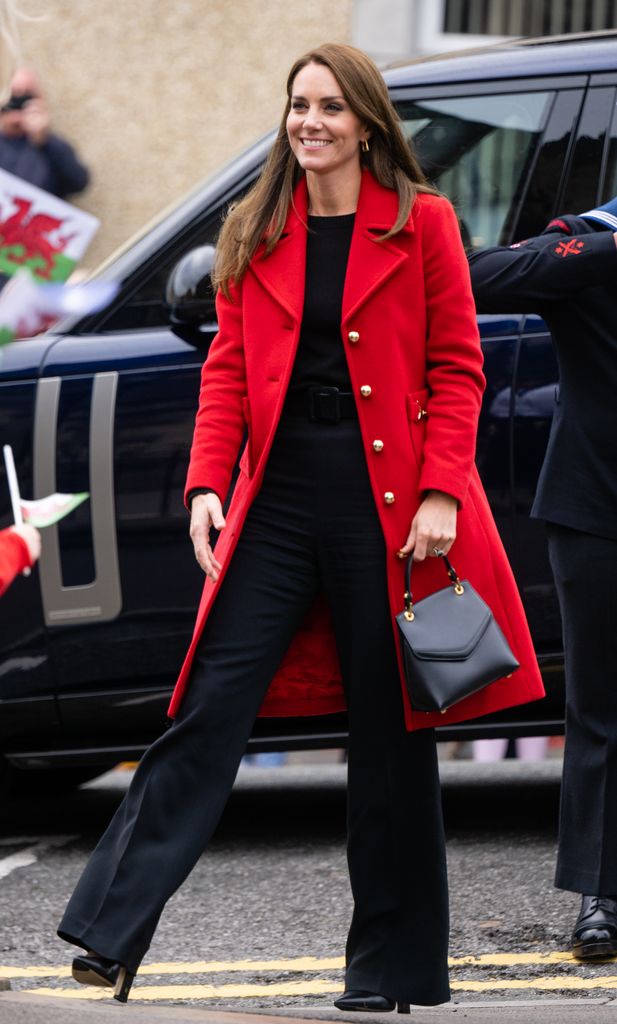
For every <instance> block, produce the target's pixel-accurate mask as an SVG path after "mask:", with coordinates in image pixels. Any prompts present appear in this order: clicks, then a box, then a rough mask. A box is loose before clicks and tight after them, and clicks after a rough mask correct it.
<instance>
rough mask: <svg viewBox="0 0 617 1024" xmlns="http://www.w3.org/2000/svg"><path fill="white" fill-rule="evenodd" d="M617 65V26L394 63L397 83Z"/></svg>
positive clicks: (392, 80)
mask: <svg viewBox="0 0 617 1024" xmlns="http://www.w3.org/2000/svg"><path fill="white" fill-rule="evenodd" d="M594 71H596V72H602V71H617V29H616V30H614V31H606V32H586V33H582V34H580V35H576V36H573V35H568V36H550V37H544V38H541V39H512V40H508V41H507V42H502V43H495V44H493V45H492V46H482V47H476V48H473V49H469V50H457V51H455V52H452V51H450V52H449V53H442V54H437V55H434V56H430V57H420V58H419V59H417V60H415V61H411V62H407V63H405V64H402V65H397V66H391V67H389V68H387V69H386V70H385V71H384V73H383V74H384V78H385V80H386V82H387V84H388V86H389V87H390V88H391V89H397V88H402V87H404V86H410V85H413V86H414V88H415V87H417V86H419V85H420V86H422V85H441V84H447V83H458V82H472V81H475V80H483V81H486V80H487V79H493V80H498V79H502V78H511V77H516V78H521V77H534V78H535V77H538V76H545V75H563V74H573V75H575V74H578V75H581V74H586V73H590V72H594Z"/></svg>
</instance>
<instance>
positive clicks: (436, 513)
mask: <svg viewBox="0 0 617 1024" xmlns="http://www.w3.org/2000/svg"><path fill="white" fill-rule="evenodd" d="M457 510H458V502H457V500H456V498H453V497H452V495H451V494H446V493H445V492H444V491H428V492H427V495H426V497H425V499H424V501H423V502H422V504H421V505H420V508H419V509H418V511H417V512H416V514H415V516H414V518H413V522H412V524H411V530H410V531H409V536H408V538H407V540H406V541H405V544H404V545H403V547H402V548H401V549H400V551H399V556H400V557H401V558H404V557H406V556H407V555H408V554H409V553H410V552H411V551H413V557H414V561H416V562H423V561H424V559H425V558H426V556H427V555H428V556H429V557H432V558H436V557H438V554H439V555H447V554H448V551H449V550H450V548H451V547H452V545H453V544H454V541H455V538H456V513H457Z"/></svg>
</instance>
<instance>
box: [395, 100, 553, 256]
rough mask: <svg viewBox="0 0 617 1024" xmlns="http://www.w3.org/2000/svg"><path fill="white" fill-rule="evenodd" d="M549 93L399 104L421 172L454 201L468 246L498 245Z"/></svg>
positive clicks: (534, 145)
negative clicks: (420, 164)
mask: <svg viewBox="0 0 617 1024" xmlns="http://www.w3.org/2000/svg"><path fill="white" fill-rule="evenodd" d="M553 95H554V94H553V93H550V92H527V93H504V94H502V95H496V96H463V97H451V98H448V99H430V100H416V101H406V102H402V103H400V104H398V112H399V115H400V117H401V119H402V121H403V127H404V131H405V133H406V135H407V137H408V138H410V139H412V140H413V142H414V144H415V146H416V150H417V153H418V156H419V158H420V161H421V163H422V166H423V168H424V170H425V173H426V174H427V176H428V178H429V179H430V180H431V181H432V182H433V184H434V185H436V186H437V187H438V188H439V189H440V191H442V192H444V193H445V194H446V195H447V196H448V198H449V199H450V200H451V201H452V202H453V203H454V206H455V207H456V211H457V213H458V215H459V218H460V220H461V228H462V232H463V238H464V241H465V243H466V245H467V246H468V247H470V248H473V249H479V248H484V247H485V246H488V245H497V244H504V243H505V242H508V241H509V238H508V237H507V235H508V232H509V225H510V224H511V223H512V220H513V211H514V209H515V208H517V207H518V204H519V203H520V200H521V195H522V193H523V192H524V188H525V183H526V181H527V178H528V176H529V171H530V168H531V166H532V162H533V159H534V156H535V153H536V151H537V148H538V145H539V142H540V138H541V135H542V130H543V128H544V125H545V123H546V119H547V115H548V112H549V109H550V104H551V100H552V98H553Z"/></svg>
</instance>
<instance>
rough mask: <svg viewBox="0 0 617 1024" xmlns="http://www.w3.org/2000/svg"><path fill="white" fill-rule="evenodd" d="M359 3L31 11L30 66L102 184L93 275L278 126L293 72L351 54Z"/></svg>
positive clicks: (102, 1)
mask: <svg viewBox="0 0 617 1024" xmlns="http://www.w3.org/2000/svg"><path fill="white" fill-rule="evenodd" d="M351 6H352V0H304V2H302V3H299V2H297V0H227V2H225V0H165V2H164V0H23V4H22V8H24V9H26V10H27V11H28V12H29V13H30V14H33V15H34V14H40V15H41V20H38V21H31V22H29V23H27V24H25V25H24V26H23V28H22V44H23V46H22V48H23V57H24V63H30V64H33V65H34V66H35V67H36V68H37V69H38V71H39V73H40V75H41V77H42V80H43V84H44V86H45V87H46V89H47V91H48V96H49V100H50V103H51V107H52V114H53V127H54V128H55V130H56V131H57V132H58V133H59V134H61V135H64V136H65V137H66V138H67V139H68V140H69V141H71V142H72V143H73V144H74V145H76V147H77V149H78V151H79V153H80V154H81V156H82V158H83V159H84V161H85V162H86V163H87V164H88V166H89V167H90V169H91V171H92V174H93V183H92V185H91V186H90V188H89V189H88V191H87V192H84V193H83V195H82V196H81V197H79V199H78V200H76V201H77V202H78V204H79V205H80V206H83V207H84V209H87V210H89V211H91V212H92V213H94V214H95V215H96V216H97V217H99V218H100V219H101V221H102V225H101V229H100V231H99V234H98V236H97V237H96V238H95V240H94V242H93V243H92V245H91V247H90V250H89V251H88V253H87V254H86V257H85V260H84V265H86V266H93V265H96V263H98V262H99V260H100V259H102V258H103V257H105V256H107V255H108V254H109V253H110V252H111V251H113V249H114V248H115V247H116V246H117V245H119V244H120V243H121V242H123V241H124V240H125V239H126V238H127V237H129V236H130V235H131V234H133V232H135V231H136V230H138V229H139V228H140V227H141V225H142V224H144V223H145V222H146V221H147V220H149V219H150V217H152V216H154V215H155V214H156V213H157V212H158V211H159V210H160V209H162V208H163V207H164V206H166V205H167V204H168V203H171V202H173V201H174V200H176V199H177V198H179V197H180V196H181V195H182V194H183V192H185V191H186V190H187V189H188V188H190V187H191V186H192V185H193V184H194V183H195V182H197V181H199V180H200V179H201V178H203V177H204V176H205V175H207V174H209V173H210V172H212V171H213V170H215V169H216V168H218V167H219V166H220V165H221V164H222V163H223V162H225V161H226V160H227V159H229V158H230V157H232V156H233V155H234V154H235V153H237V152H239V151H240V150H241V149H242V148H243V147H245V146H246V145H248V144H249V143H250V142H252V141H253V140H254V139H255V138H257V137H258V136H259V135H260V134H262V133H263V132H265V131H267V130H268V129H269V128H270V127H272V126H273V125H274V124H275V123H276V122H277V121H278V119H279V117H280V113H281V110H282V107H283V104H284V83H285V78H286V74H287V71H288V69H289V66H290V64H291V62H292V61H293V59H294V58H295V57H297V56H298V55H299V54H300V53H303V52H304V51H305V50H307V49H308V48H309V47H311V46H314V45H316V44H318V43H321V42H325V41H332V42H345V41H348V38H349V31H350V20H351V17H350V16H351Z"/></svg>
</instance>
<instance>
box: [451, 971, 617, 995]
mask: <svg viewBox="0 0 617 1024" xmlns="http://www.w3.org/2000/svg"><path fill="white" fill-rule="evenodd" d="M450 987H451V988H453V989H457V990H458V991H459V992H491V991H497V990H504V989H515V988H516V989H520V988H531V989H545V990H546V991H554V990H555V989H590V988H617V977H615V976H613V977H610V978H609V977H605V978H602V977H600V978H576V977H574V976H573V975H571V974H566V975H564V976H563V977H562V978H529V979H523V978H511V979H510V980H508V979H506V978H504V979H503V980H500V981H497V980H494V981H452V982H451V983H450Z"/></svg>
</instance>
